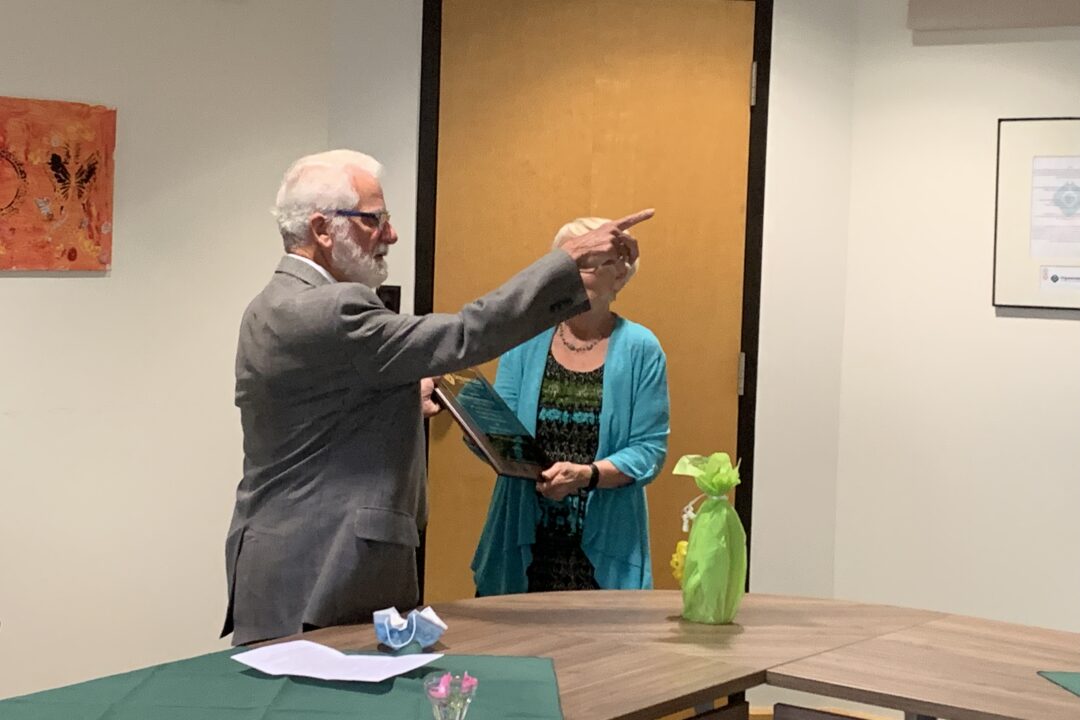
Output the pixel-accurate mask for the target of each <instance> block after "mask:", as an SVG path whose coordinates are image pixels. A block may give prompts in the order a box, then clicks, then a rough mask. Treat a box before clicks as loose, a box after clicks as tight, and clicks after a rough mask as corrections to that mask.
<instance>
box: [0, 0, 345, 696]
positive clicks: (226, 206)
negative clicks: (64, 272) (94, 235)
mask: <svg viewBox="0 0 1080 720" xmlns="http://www.w3.org/2000/svg"><path fill="white" fill-rule="evenodd" d="M329 10H330V7H329V4H328V3H327V2H323V1H321V0H311V1H304V2H296V1H295V0H261V1H260V2H229V1H225V0H189V1H186V2H164V1H161V0H155V1H154V2H148V1H147V0H109V1H107V2H106V1H104V0H95V1H92V2H91V1H87V0H65V1H58V0H52V1H48V2H43V1H40V0H39V1H35V2H33V3H30V2H5V3H3V10H2V15H3V18H4V20H3V22H4V27H5V28H6V29H8V32H5V33H4V42H3V43H0V67H3V68H4V72H3V73H0V95H9V96H29V97H39V98H52V99H62V100H77V101H84V102H94V103H103V104H107V105H110V106H113V107H116V108H118V113H117V120H118V129H117V142H116V148H117V149H116V184H115V201H116V202H115V208H116V212H115V217H114V225H115V246H114V255H113V269H112V271H111V272H110V273H109V274H107V275H105V276H90V277H86V276H81V277H61V276H59V275H52V276H43V275H40V274H38V275H33V274H26V275H11V274H5V275H0V330H2V334H0V347H2V349H3V351H2V352H0V378H2V380H0V668H2V670H0V697H5V696H10V695H15V694H21V693H24V692H29V691H33V690H37V689H41V688H45V687H50V686H54V685H58V684H62V683H67V682H72V681H77V680H81V679H85V678H88V677H92V676H97V675H103V674H107V673H112V672H118V671H122V670H126V669H129V668H134V667H138V666H142V665H146V664H150V663H155V662H160V661H164V660H170V659H175V658H179V657H183V656H187V655H192V654H196V653H199V652H203V651H208V650H212V649H215V648H218V647H222V646H223V644H222V643H221V642H220V641H218V640H217V632H218V630H219V629H220V624H221V620H222V615H223V612H224V604H225V580H224V551H223V542H224V535H225V530H226V527H227V525H228V521H229V516H230V512H231V507H232V498H233V493H234V491H235V487H236V483H237V481H238V480H239V478H240V472H241V452H240V432H239V419H238V416H237V412H236V410H235V408H234V407H233V406H232V383H233V378H232V364H233V353H234V349H235V343H236V329H237V327H238V323H239V318H240V314H241V312H242V311H243V308H244V306H245V305H246V303H247V302H248V300H249V299H250V298H251V297H252V296H253V295H254V294H255V292H257V291H258V289H259V288H260V287H261V286H262V285H263V284H264V283H265V282H266V280H267V279H268V278H269V276H270V273H271V272H272V270H273V268H274V265H275V263H276V261H277V258H278V256H279V255H280V253H281V246H280V240H279V238H278V236H277V233H276V228H275V226H274V224H273V219H272V218H271V217H270V215H269V212H268V211H269V208H270V207H271V205H272V203H273V197H274V192H275V191H276V187H277V183H278V182H279V180H280V177H281V173H282V172H283V170H284V169H285V167H286V166H287V165H288V163H289V162H291V161H292V160H293V159H295V158H296V157H297V156H299V155H301V154H303V153H306V152H311V151H316V150H321V149H325V147H326V142H327V123H328V111H327V107H328V104H327V85H328V81H329V77H330V72H329V70H330V53H329V50H328V49H325V48H324V46H322V45H320V44H319V43H318V42H312V41H311V38H313V37H317V36H318V35H319V34H321V33H325V31H326V28H327V27H328V26H329V25H330V22H329V21H328V19H327V18H328V17H329V14H328V13H329ZM50 38H52V39H54V41H50ZM300 38H307V40H305V41H304V42H302V43H301V44H298V40H299V39H300Z"/></svg>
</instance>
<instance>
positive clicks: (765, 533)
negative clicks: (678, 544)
mask: <svg viewBox="0 0 1080 720" xmlns="http://www.w3.org/2000/svg"><path fill="white" fill-rule="evenodd" d="M854 7H855V2H854V0H816V1H815V2H813V3H808V2H805V0H777V2H776V4H775V6H774V19H773V46H772V59H771V62H772V68H771V74H770V91H769V128H768V141H767V157H766V166H765V227H764V249H763V253H764V254H763V258H762V289H761V336H760V348H759V357H760V359H759V361H758V404H757V439H756V449H755V454H754V462H755V476H754V517H753V542H752V547H751V560H750V563H751V566H750V583H751V590H753V591H754V592H773V593H792V594H800V595H816V596H821V597H830V596H831V595H832V594H833V558H834V532H835V507H836V467H837V447H838V436H837V431H838V425H839V412H840V410H839V408H840V357H841V350H842V334H843V323H844V289H845V282H846V278H845V269H846V254H847V228H846V226H847V217H848V196H849V192H850V188H851V178H850V167H851V103H852V87H853V70H854V66H853V56H854V52H853V46H852V41H851V36H852V34H853V32H854V15H855V13H854Z"/></svg>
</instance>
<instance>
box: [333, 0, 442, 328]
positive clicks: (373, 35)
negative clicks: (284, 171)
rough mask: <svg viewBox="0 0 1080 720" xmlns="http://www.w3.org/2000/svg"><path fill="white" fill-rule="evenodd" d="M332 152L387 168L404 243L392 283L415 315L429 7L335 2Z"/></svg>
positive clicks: (397, 250)
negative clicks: (344, 151)
mask: <svg viewBox="0 0 1080 720" xmlns="http://www.w3.org/2000/svg"><path fill="white" fill-rule="evenodd" d="M335 5H336V18H337V22H336V24H335V28H334V48H333V51H334V75H333V78H334V80H333V86H332V89H331V91H330V146H331V147H349V148H355V149H357V150H362V151H363V152H366V153H369V154H371V155H374V156H375V157H376V158H378V159H379V161H380V162H382V164H383V166H384V169H385V172H384V176H383V183H382V184H383V193H384V195H385V196H386V206H387V208H388V209H389V210H390V213H391V214H392V215H393V218H392V220H391V222H393V224H394V227H395V229H397V231H398V235H399V237H400V240H399V241H398V243H397V244H396V245H394V246H393V247H392V248H391V249H390V255H389V256H388V260H387V262H388V264H389V266H390V275H389V277H388V278H387V280H386V282H387V283H388V284H390V285H400V286H401V311H402V312H405V313H410V312H412V310H413V291H414V289H415V285H416V282H415V273H416V243H415V239H416V170H417V129H418V125H417V123H418V116H419V112H420V36H421V17H422V10H423V0H394V1H393V2H386V0H336V2H335Z"/></svg>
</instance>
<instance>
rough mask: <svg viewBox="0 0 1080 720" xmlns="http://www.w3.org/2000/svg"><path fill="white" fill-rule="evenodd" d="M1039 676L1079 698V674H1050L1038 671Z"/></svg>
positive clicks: (1046, 671)
mask: <svg viewBox="0 0 1080 720" xmlns="http://www.w3.org/2000/svg"><path fill="white" fill-rule="evenodd" d="M1039 674H1040V675H1042V676H1043V677H1044V678H1046V679H1047V680H1049V681H1050V682H1052V683H1054V684H1055V685H1060V686H1061V687H1063V688H1065V689H1066V690H1068V691H1069V692H1071V693H1072V694H1073V695H1077V696H1080V672H1050V671H1049V670H1040V671H1039Z"/></svg>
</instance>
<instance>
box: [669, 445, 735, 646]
mask: <svg viewBox="0 0 1080 720" xmlns="http://www.w3.org/2000/svg"><path fill="white" fill-rule="evenodd" d="M674 472H675V474H676V475H689V476H690V477H692V478H694V481H695V482H696V483H697V486H698V487H699V488H701V492H703V493H704V494H705V495H704V496H705V501H704V502H703V503H702V504H701V507H700V508H699V509H698V511H697V513H696V515H695V514H693V513H692V508H691V507H690V506H688V514H690V515H691V516H692V517H693V526H692V527H691V529H690V542H689V545H688V547H687V549H686V559H685V561H684V563H683V567H682V595H683V617H684V618H686V619H687V620H691V621H693V622H699V623H709V624H712V625H721V624H726V623H730V622H731V621H732V620H733V619H734V618H735V613H736V612H738V610H739V603H740V602H741V601H742V597H743V591H744V588H745V587H746V531H745V530H743V526H742V522H741V521H740V520H739V516H738V514H736V512H735V508H733V507H731V503H730V502H728V499H727V493H729V492H730V491H731V489H732V488H734V487H735V486H736V485H738V484H739V468H738V467H737V466H733V465H732V464H731V458H730V457H728V454H727V453H713V454H712V455H709V456H708V457H706V456H704V455H684V456H682V457H681V458H679V462H678V463H676V464H675V471H674ZM692 505H693V503H691V506H692Z"/></svg>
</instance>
